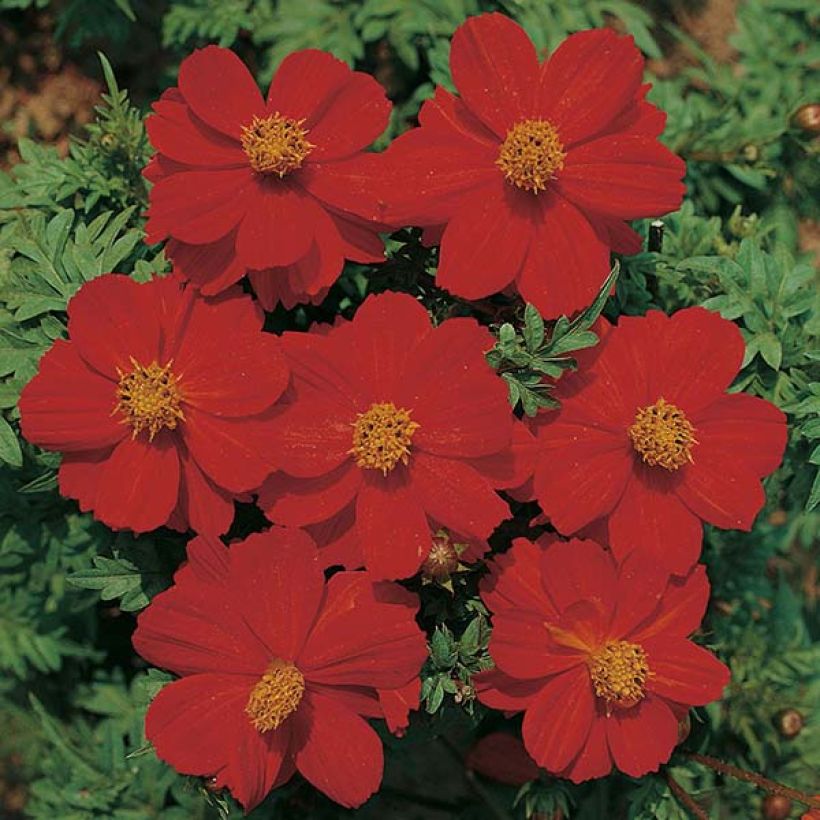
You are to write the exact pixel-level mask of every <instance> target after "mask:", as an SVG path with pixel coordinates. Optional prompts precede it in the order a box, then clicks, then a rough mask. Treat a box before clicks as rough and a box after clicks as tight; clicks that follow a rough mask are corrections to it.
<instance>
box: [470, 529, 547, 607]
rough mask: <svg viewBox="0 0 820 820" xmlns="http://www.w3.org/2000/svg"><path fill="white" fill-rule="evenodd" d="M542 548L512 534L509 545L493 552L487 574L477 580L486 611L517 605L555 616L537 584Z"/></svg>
mask: <svg viewBox="0 0 820 820" xmlns="http://www.w3.org/2000/svg"><path fill="white" fill-rule="evenodd" d="M542 555H543V550H542V549H541V548H540V547H538V546H536V545H535V544H533V543H532V541H527V540H526V539H524V538H516V539H515V541H513V546H512V549H510V550H508V551H507V552H505V553H502V554H501V555H496V556H495V558H494V559H493V562H492V564H490V570H491V572H490V575H488V576H486V578H484V579H483V580H482V582H481V598H482V599H483V601H484V603H485V604H486V605H487V607H488V608H489V610H490V612H493V613H498V612H503V611H504V610H507V609H521V610H528V611H530V612H536V613H538V612H540V613H542V614H543V615H544V617H545V618H547V617H557V616H558V612H557V610H556V609H555V607H554V605H553V603H552V601H551V600H550V599H549V597H548V596H547V593H546V590H545V589H544V586H543V585H542V584H541V556H542Z"/></svg>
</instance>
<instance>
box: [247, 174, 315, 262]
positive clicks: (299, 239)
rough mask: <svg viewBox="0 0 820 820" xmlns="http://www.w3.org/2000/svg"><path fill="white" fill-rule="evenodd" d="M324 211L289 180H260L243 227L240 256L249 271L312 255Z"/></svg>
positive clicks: (295, 260)
mask: <svg viewBox="0 0 820 820" xmlns="http://www.w3.org/2000/svg"><path fill="white" fill-rule="evenodd" d="M321 219H322V214H321V207H320V206H319V204H318V203H317V202H316V200H314V199H313V198H312V197H311V196H309V195H307V194H306V193H305V192H304V191H303V190H302V189H301V188H300V187H299V186H297V185H294V184H291V183H290V182H288V181H287V180H281V179H263V180H257V182H256V186H255V190H254V194H253V202H252V203H251V204H250V205H249V207H248V208H247V213H246V214H245V216H244V219H243V220H242V223H241V224H240V226H239V233H238V234H237V237H236V253H237V256H238V257H239V258H240V259H241V260H242V262H243V264H244V265H245V266H246V267H248V268H260V269H261V268H271V267H276V266H281V265H291V264H293V263H294V262H297V261H298V260H299V259H301V258H302V257H303V256H306V255H307V253H308V252H309V251H310V247H311V244H312V243H313V237H314V235H315V230H314V226H315V224H316V223H317V222H319V221H320V220H321Z"/></svg>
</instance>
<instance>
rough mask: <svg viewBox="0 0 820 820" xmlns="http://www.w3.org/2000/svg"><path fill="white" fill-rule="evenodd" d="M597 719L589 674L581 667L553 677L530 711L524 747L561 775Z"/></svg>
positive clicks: (535, 757)
mask: <svg viewBox="0 0 820 820" xmlns="http://www.w3.org/2000/svg"><path fill="white" fill-rule="evenodd" d="M594 719H595V695H594V694H593V693H592V684H591V683H590V680H589V672H588V671H587V669H586V667H585V666H579V667H578V668H577V669H572V670H570V671H568V672H564V673H563V674H561V675H557V676H556V677H554V678H552V679H551V680H550V681H549V682H548V683H547V684H546V685H545V686H544V688H543V689H542V690H541V692H540V693H539V695H538V697H537V698H536V699H535V701H534V702H533V703H532V704H531V705H530V706H529V707H528V708H527V711H526V713H525V714H524V725H523V726H522V730H521V733H522V735H523V737H524V745H525V746H526V747H527V751H528V752H529V753H530V755H531V756H532V758H533V759H534V760H535V762H536V763H537V764H538V765H539V766H542V767H543V768H545V769H547V770H548V771H550V772H560V771H561V770H562V769H563V768H564V767H566V766H567V764H569V763H570V761H572V759H573V758H575V757H576V755H577V754H578V752H579V751H580V750H581V749H582V748H583V745H584V742H585V741H586V739H587V737H588V736H589V732H590V729H591V728H592V722H593V720H594Z"/></svg>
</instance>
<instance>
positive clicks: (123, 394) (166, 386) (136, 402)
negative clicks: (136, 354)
mask: <svg viewBox="0 0 820 820" xmlns="http://www.w3.org/2000/svg"><path fill="white" fill-rule="evenodd" d="M131 364H132V365H133V369H132V370H131V371H130V372H129V373H123V372H122V371H121V370H120V369H119V368H118V369H117V373H118V374H119V377H120V380H119V384H118V385H117V404H116V406H115V408H114V412H115V413H116V412H117V411H119V412H120V413H122V414H123V415H124V416H125V421H126V423H128V424H130V425H131V428H132V430H133V436H134V438H136V436H137V434H138V433H139V432H140V431H141V430H148V439H149V441H150V440H153V438H154V436H155V435H156V434H157V433H158V432H159V431H160V430H161V429H162V428H163V427H167V428H168V429H169V430H173V429H174V428H175V427H176V426H177V424H179V422H180V421H185V415H184V413H183V412H182V408H181V407H180V404H181V403H182V392H181V391H180V387H179V379H178V377H177V376H175V375H174V374H173V372H172V371H171V365H172V364H173V362H168V364H166V365H165V366H164V367H160V366H159V364H158V363H157V362H156V361H154V362H151V364H149V365H148V367H145V366H144V365H141V364H140V363H139V362H138V361H137V360H136V359H134V358H133V357H132V358H131Z"/></svg>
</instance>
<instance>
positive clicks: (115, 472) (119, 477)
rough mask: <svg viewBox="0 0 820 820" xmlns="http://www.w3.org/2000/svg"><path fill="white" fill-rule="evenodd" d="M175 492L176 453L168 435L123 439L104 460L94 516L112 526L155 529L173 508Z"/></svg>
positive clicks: (164, 521) (177, 485)
mask: <svg viewBox="0 0 820 820" xmlns="http://www.w3.org/2000/svg"><path fill="white" fill-rule="evenodd" d="M178 495H179V456H178V455H177V450H176V445H175V443H174V442H173V439H172V438H171V436H170V435H168V436H166V435H164V434H163V433H162V432H160V434H159V435H158V436H156V438H155V439H154V440H153V441H152V442H150V443H149V442H148V439H147V437H146V436H145V435H144V434H141V435H139V436H137V437H136V438H130V437H129V438H125V439H123V440H122V441H121V442H120V443H119V444H118V445H117V446H116V448H115V449H114V452H113V453H112V454H111V457H110V458H109V459H108V460H107V461H106V462H105V465H104V466H103V468H102V474H101V476H100V483H99V487H98V489H97V498H96V501H95V506H94V516H95V518H98V519H99V520H100V521H102V522H103V523H105V524H107V525H108V526H109V527H111V528H112V529H123V528H127V529H130V530H134V532H147V531H148V530H155V529H156V528H157V527H161V526H162V525H163V524H165V523H166V522H167V521H168V519H169V518H170V516H171V513H172V512H173V511H174V508H175V507H176V504H177V496H178Z"/></svg>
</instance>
